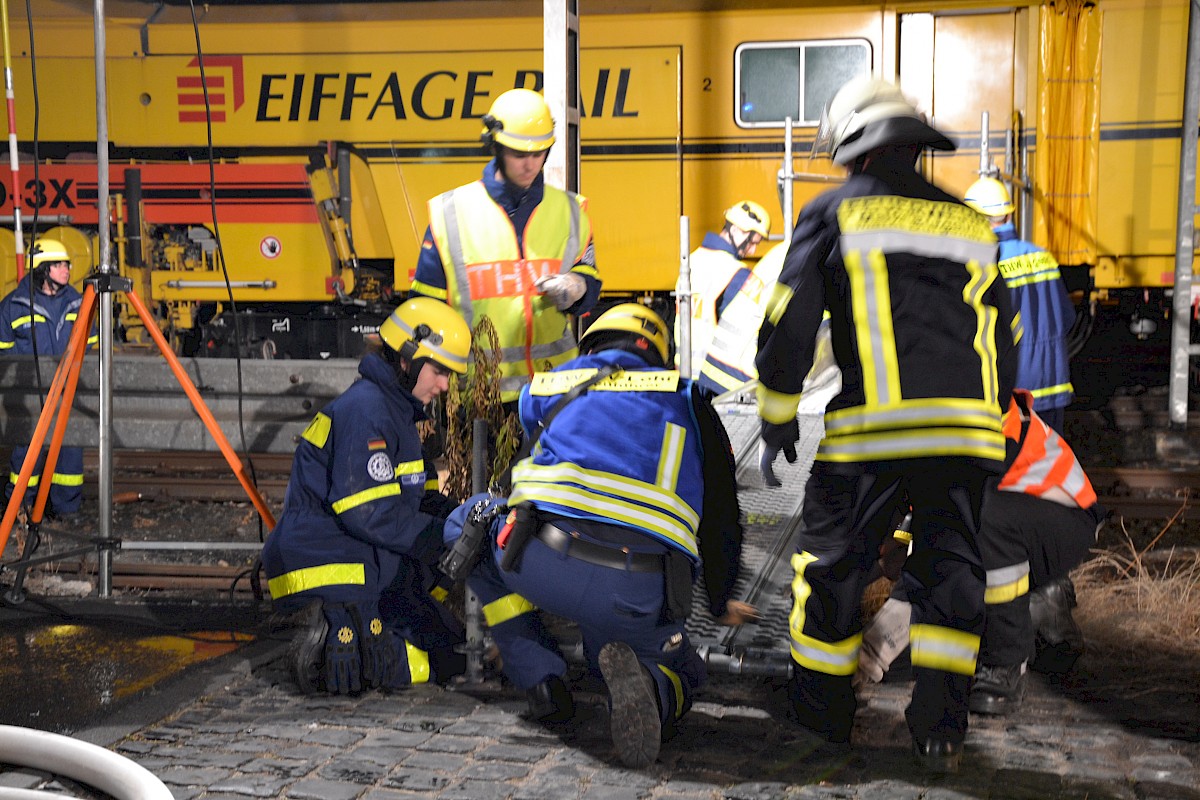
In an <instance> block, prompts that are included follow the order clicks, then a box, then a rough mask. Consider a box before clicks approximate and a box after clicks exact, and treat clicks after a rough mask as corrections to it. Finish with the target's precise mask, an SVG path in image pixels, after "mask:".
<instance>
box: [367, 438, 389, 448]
mask: <svg viewBox="0 0 1200 800" xmlns="http://www.w3.org/2000/svg"><path fill="white" fill-rule="evenodd" d="M367 449H368V450H386V449H387V440H386V439H372V440H371V441H369V442H367Z"/></svg>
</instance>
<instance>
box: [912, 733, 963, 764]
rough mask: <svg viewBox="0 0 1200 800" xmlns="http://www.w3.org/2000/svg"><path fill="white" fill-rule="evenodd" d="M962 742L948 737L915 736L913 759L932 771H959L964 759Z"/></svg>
mask: <svg viewBox="0 0 1200 800" xmlns="http://www.w3.org/2000/svg"><path fill="white" fill-rule="evenodd" d="M962 752H963V746H962V742H951V741H949V740H947V739H937V738H934V737H929V738H927V739H917V738H916V737H913V761H914V762H916V764H917V766H919V767H924V768H925V769H927V770H928V771H930V772H958V765H959V763H960V762H961V761H962Z"/></svg>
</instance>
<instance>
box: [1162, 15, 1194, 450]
mask: <svg viewBox="0 0 1200 800" xmlns="http://www.w3.org/2000/svg"><path fill="white" fill-rule="evenodd" d="M1187 42H1188V43H1187V70H1186V72H1185V73H1184V78H1183V120H1182V123H1183V124H1182V127H1181V128H1180V137H1179V138H1180V147H1179V219H1178V222H1177V224H1176V236H1175V294H1174V297H1173V302H1172V318H1171V383H1170V387H1169V394H1168V400H1169V405H1170V409H1169V412H1170V422H1171V426H1172V427H1174V428H1186V427H1187V412H1188V373H1189V371H1190V366H1191V357H1192V356H1194V355H1197V354H1200V347H1197V346H1195V345H1193V344H1192V313H1191V312H1192V257H1193V253H1194V252H1195V241H1194V237H1195V231H1196V151H1197V138H1198V137H1200V0H1191V2H1190V3H1189V4H1188V40H1187Z"/></svg>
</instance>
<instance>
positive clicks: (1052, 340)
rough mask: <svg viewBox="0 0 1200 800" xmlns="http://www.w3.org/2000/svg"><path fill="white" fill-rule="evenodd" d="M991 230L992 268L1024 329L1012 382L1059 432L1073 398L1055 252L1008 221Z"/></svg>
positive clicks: (1071, 319)
mask: <svg viewBox="0 0 1200 800" xmlns="http://www.w3.org/2000/svg"><path fill="white" fill-rule="evenodd" d="M994 232H995V234H996V238H997V239H999V240H1000V254H999V256H998V257H997V266H998V267H999V268H1000V275H1001V276H1002V277H1003V278H1004V283H1005V284H1006V285H1007V286H1008V289H1009V292H1010V293H1011V295H1012V305H1013V310H1014V311H1015V312H1016V313H1018V314H1020V316H1021V322H1022V324H1023V326H1024V329H1025V335H1024V337H1023V338H1022V339H1021V341H1020V343H1019V344H1018V345H1017V358H1018V361H1017V380H1016V386H1017V387H1018V388H1021V389H1028V390H1029V391H1030V392H1031V393H1033V408H1034V410H1035V411H1037V412H1038V414H1040V415H1041V416H1042V418H1043V419H1044V420H1046V422H1048V423H1049V424H1050V426H1051V427H1052V428H1054V429H1055V430H1056V431H1058V432H1059V433H1060V434H1061V433H1062V429H1063V423H1062V414H1063V409H1065V408H1066V407H1067V406H1069V405H1070V404H1071V399H1072V398H1073V397H1074V396H1075V388H1074V386H1072V384H1071V368H1070V363H1069V357H1068V354H1067V342H1066V337H1067V333H1068V332H1070V330H1071V326H1072V325H1073V324H1074V323H1075V306H1074V305H1073V304H1072V303H1071V298H1070V296H1069V295H1068V294H1067V288H1066V286H1065V285H1064V284H1063V281H1062V275H1061V273H1060V272H1059V268H1058V262H1057V261H1055V260H1054V256H1052V255H1050V254H1049V253H1048V252H1046V251H1045V250H1043V249H1042V248H1040V247H1038V246H1037V245H1035V244H1031V243H1029V242H1026V241H1024V240H1023V239H1018V238H1017V231H1016V228H1015V227H1013V225H1012V223H1005V224H1004V225H1000V226H999V227H997V228H995V229H994Z"/></svg>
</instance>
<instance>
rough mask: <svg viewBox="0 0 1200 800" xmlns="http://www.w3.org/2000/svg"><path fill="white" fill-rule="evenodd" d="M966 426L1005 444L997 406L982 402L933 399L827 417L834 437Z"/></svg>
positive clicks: (845, 411)
mask: <svg viewBox="0 0 1200 800" xmlns="http://www.w3.org/2000/svg"><path fill="white" fill-rule="evenodd" d="M936 427H962V428H979V429H981V430H984V431H993V432H995V433H996V434H997V436H996V440H997V441H998V442H1000V443H1001V444H1003V441H1004V436H1003V434H1002V433H1001V426H1000V420H999V419H998V418H997V417H996V413H995V409H994V407H992V406H990V405H988V404H987V403H985V402H983V401H982V400H970V399H966V398H950V397H932V398H919V399H916V400H902V401H900V402H899V403H896V404H894V405H890V406H881V407H879V408H872V409H864V408H862V407H851V408H845V409H839V410H837V411H829V412H826V414H825V430H826V432H827V434H829V433H830V432H832V433H833V434H834V435H839V436H840V435H844V434H854V433H867V432H870V431H875V430H894V429H897V428H936Z"/></svg>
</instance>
